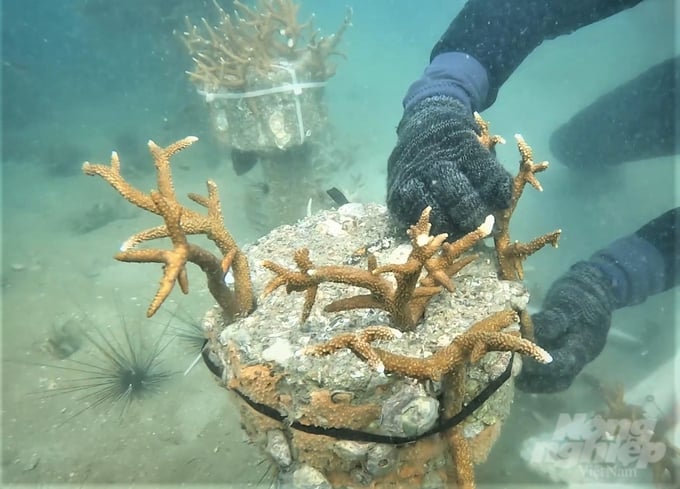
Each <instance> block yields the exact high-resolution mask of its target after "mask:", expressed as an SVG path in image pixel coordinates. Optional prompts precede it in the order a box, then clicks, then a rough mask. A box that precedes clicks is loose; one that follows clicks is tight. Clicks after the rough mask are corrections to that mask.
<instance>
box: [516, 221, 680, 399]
mask: <svg viewBox="0 0 680 489" xmlns="http://www.w3.org/2000/svg"><path fill="white" fill-rule="evenodd" d="M679 261H680V208H675V209H673V210H670V211H668V212H666V213H664V214H662V215H661V216H659V217H657V218H656V219H654V220H652V221H650V222H649V223H647V224H645V225H644V226H642V227H641V228H640V229H638V230H637V231H636V232H634V233H633V234H630V235H628V236H626V237H624V238H621V239H618V240H616V241H614V242H613V243H611V244H610V245H609V246H607V247H606V248H604V249H602V250H599V251H598V252H596V253H595V254H594V255H593V256H592V257H590V259H588V260H586V261H580V262H578V263H576V264H575V265H574V266H572V267H571V268H570V269H569V271H567V272H566V273H565V274H564V275H562V276H561V277H560V278H558V279H557V280H556V281H555V282H554V283H553V284H552V286H551V287H550V290H549V291H548V293H547V295H546V298H545V300H544V301H543V308H542V310H541V311H540V312H537V313H536V314H534V315H533V316H532V320H533V323H534V336H535V340H536V342H537V343H538V344H539V345H541V346H542V347H543V348H545V349H546V350H547V351H548V352H549V353H550V354H551V355H552V357H553V361H552V362H551V363H549V364H547V365H543V364H538V363H536V362H532V361H531V360H526V361H525V362H524V364H523V368H522V373H521V374H520V375H519V377H517V386H518V387H519V388H520V389H522V390H526V391H531V392H554V391H561V390H564V389H566V388H567V387H569V385H571V383H572V381H573V380H574V378H575V377H576V375H577V374H578V373H579V372H580V371H581V369H583V367H584V366H585V365H586V364H587V363H588V362H591V361H592V360H593V359H595V358H596V357H597V356H598V355H599V354H600V352H601V351H602V349H603V348H604V345H605V343H606V340H607V333H608V331H609V326H610V322H611V314H612V312H613V311H615V310H616V309H620V308H622V307H626V306H632V305H635V304H640V303H641V302H644V301H645V300H646V299H647V298H648V297H650V296H652V295H654V294H658V293H659V292H663V291H665V290H668V289H669V288H671V287H674V286H676V285H677V284H678V278H679V276H680V274H679V273H678V272H679V270H680V266H679V263H678V262H679Z"/></svg>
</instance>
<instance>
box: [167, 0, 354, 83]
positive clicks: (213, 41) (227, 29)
mask: <svg viewBox="0 0 680 489" xmlns="http://www.w3.org/2000/svg"><path fill="white" fill-rule="evenodd" d="M214 4H215V8H216V10H217V14H218V18H219V22H218V23H217V25H211V24H210V23H209V22H208V21H207V20H206V19H201V26H200V28H199V26H196V25H192V23H191V21H190V20H189V19H188V18H187V19H186V24H187V26H186V30H185V31H184V32H183V33H181V36H180V37H181V38H182V41H183V42H184V45H185V46H186V48H187V50H188V52H189V54H190V55H191V58H192V59H193V61H194V64H195V70H194V71H193V72H189V73H188V74H189V77H190V79H191V81H192V82H194V83H196V84H198V85H199V88H202V89H206V90H220V89H226V90H234V91H236V90H245V89H246V88H247V85H248V84H249V81H251V80H250V79H251V78H253V77H255V78H257V77H260V78H266V76H267V75H268V74H269V73H271V71H272V69H273V68H272V67H273V66H274V65H277V64H281V63H289V64H291V65H293V66H295V68H296V70H297V71H298V72H300V73H309V74H311V76H312V77H313V78H314V79H316V80H319V81H322V80H325V79H327V78H329V77H331V76H332V75H333V73H334V70H333V68H332V67H330V66H329V65H328V62H327V59H328V57H329V56H331V55H333V54H336V53H335V47H336V46H337V44H338V43H339V42H340V40H341V38H342V35H343V34H344V32H345V30H346V29H347V27H348V26H350V25H351V21H350V19H351V9H348V13H347V15H346V16H345V20H344V21H343V24H342V25H341V26H340V28H339V29H338V31H337V32H336V33H335V34H333V35H331V36H328V37H327V38H322V39H320V40H317V38H316V37H317V32H316V30H315V29H314V26H313V23H312V19H311V18H310V19H309V20H308V21H306V22H300V21H298V13H299V5H298V4H296V3H294V2H293V1H292V0H260V1H259V2H258V3H257V6H256V7H251V6H248V5H245V4H244V3H242V2H240V1H238V0H237V1H235V2H233V7H234V13H233V14H229V13H227V12H226V11H225V10H224V9H223V8H222V7H220V6H219V5H218V4H217V2H214Z"/></svg>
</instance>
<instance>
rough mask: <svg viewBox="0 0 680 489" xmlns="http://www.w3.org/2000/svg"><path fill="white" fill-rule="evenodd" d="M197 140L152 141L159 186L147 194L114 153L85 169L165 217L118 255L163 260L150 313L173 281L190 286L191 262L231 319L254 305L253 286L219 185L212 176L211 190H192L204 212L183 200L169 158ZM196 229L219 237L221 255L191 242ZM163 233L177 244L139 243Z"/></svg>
mask: <svg viewBox="0 0 680 489" xmlns="http://www.w3.org/2000/svg"><path fill="white" fill-rule="evenodd" d="M197 140H198V138H195V137H187V138H184V139H181V140H179V141H177V142H175V143H173V144H170V145H169V146H167V147H165V148H162V147H160V146H158V145H156V144H155V143H154V142H153V141H149V144H148V146H149V151H150V153H151V155H152V157H153V160H154V165H155V167H156V183H157V190H154V191H151V192H150V193H149V194H145V193H144V192H141V191H140V190H138V189H136V188H134V187H133V186H131V185H130V184H129V183H128V182H127V181H126V180H125V179H124V178H123V177H122V175H121V173H120V161H119V159H118V156H117V154H116V153H114V154H113V156H112V159H111V165H110V166H105V165H93V164H91V163H85V164H84V165H83V171H84V172H85V174H87V175H97V176H100V177H102V178H103V179H104V180H106V181H107V182H108V183H109V184H110V185H111V186H112V187H113V188H115V189H116V190H117V191H118V192H119V193H120V194H121V195H122V196H123V197H124V198H125V199H126V200H127V201H129V202H130V203H132V204H134V205H136V206H138V207H140V208H142V209H145V210H147V211H149V212H152V213H154V214H157V215H159V216H161V217H162V218H163V220H164V222H165V225H163V226H156V227H154V228H151V229H147V230H145V231H141V232H139V233H136V234H135V235H133V236H131V237H130V238H128V239H127V240H126V241H125V242H124V243H123V246H122V247H121V251H120V253H118V254H117V255H115V258H116V259H118V260H120V261H126V262H137V263H146V262H155V263H163V265H164V266H163V276H162V278H161V281H160V285H159V288H158V291H157V292H156V295H155V296H154V299H153V300H152V302H151V304H150V306H149V308H148V310H147V316H152V315H153V314H155V313H156V311H157V310H158V308H159V307H160V306H161V305H162V303H163V302H164V301H165V299H166V298H167V297H168V295H169V294H170V292H171V291H172V289H173V287H174V284H175V283H179V285H180V288H181V289H182V291H183V292H184V293H187V292H188V289H189V282H188V278H187V273H186V263H187V262H191V263H194V264H196V265H198V266H199V267H200V268H201V269H202V270H203V272H204V273H205V274H206V277H207V280H208V289H209V290H210V293H211V294H212V296H213V297H214V298H215V300H216V301H217V303H218V304H219V305H220V306H221V307H222V309H223V311H224V313H225V316H226V317H227V319H228V320H231V319H233V317H234V316H236V315H243V314H247V313H248V312H250V311H251V310H252V308H253V292H252V285H251V282H250V270H249V266H248V260H247V258H246V256H245V255H244V254H243V252H242V251H241V250H240V249H239V248H238V246H237V245H236V242H235V240H234V239H233V237H232V236H231V234H230V233H229V232H228V231H227V230H226V229H225V227H224V219H223V216H222V209H221V204H220V199H219V195H218V191H217V185H216V184H215V183H214V182H212V181H210V180H209V181H208V182H207V184H206V185H207V189H208V194H207V196H199V195H196V194H190V198H191V200H193V201H194V202H196V203H198V204H199V205H201V206H203V207H205V208H206V209H207V215H203V214H199V213H198V212H196V211H193V210H191V209H188V208H187V207H184V206H182V205H181V204H179V202H178V201H177V196H176V194H175V188H174V185H173V181H172V170H171V168H170V158H171V157H172V156H173V155H175V154H176V153H177V152H179V151H181V150H183V149H185V148H187V147H189V146H190V145H191V144H193V143H194V142H195V141H197ZM192 234H203V235H205V236H206V237H207V238H208V239H209V240H211V241H212V242H213V243H215V245H216V246H217V248H218V249H219V250H220V252H221V254H222V257H223V258H222V259H220V258H218V257H217V256H215V255H214V254H212V253H211V252H209V251H207V250H205V249H203V248H201V247H199V246H196V245H192V244H190V243H188V241H187V239H186V236H187V235H192ZM160 238H170V241H171V243H172V246H173V248H172V249H171V250H160V249H150V248H147V249H136V247H137V246H138V245H139V244H141V243H143V242H146V241H149V240H155V239H160ZM227 268H231V269H232V270H233V273H234V291H232V290H231V289H229V288H228V287H227V285H226V284H225V283H224V274H225V273H226V271H227Z"/></svg>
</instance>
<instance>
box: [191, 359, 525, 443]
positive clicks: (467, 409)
mask: <svg viewBox="0 0 680 489" xmlns="http://www.w3.org/2000/svg"><path fill="white" fill-rule="evenodd" d="M513 357H514V355H512V356H511V357H510V361H509V362H508V366H507V367H505V370H504V371H503V373H502V374H500V375H499V376H498V377H496V378H495V379H493V380H492V381H491V382H489V383H488V384H487V386H486V387H484V389H482V391H481V392H480V393H479V394H477V395H476V396H475V397H474V398H473V399H472V400H471V401H470V402H469V403H467V404H466V405H465V406H463V408H462V409H461V410H460V411H459V412H458V413H456V414H454V415H453V416H451V417H450V418H448V419H446V420H445V421H442V422H441V423H438V424H436V425H435V426H433V427H432V428H430V429H429V430H427V431H425V432H423V433H421V434H419V435H413V436H393V435H380V434H377V433H367V432H365V431H358V430H353V429H350V428H333V427H322V426H316V425H311V424H304V423H300V422H299V421H293V422H292V423H288V422H287V416H285V415H283V414H281V413H280V412H279V411H277V410H276V409H274V408H273V407H271V406H268V405H266V404H262V403H259V402H255V401H253V400H252V399H250V398H249V397H248V396H246V395H245V394H244V393H243V392H241V391H239V390H238V389H229V390H231V391H232V392H234V393H236V394H237V395H238V396H239V397H240V398H241V399H243V400H244V401H245V402H246V404H248V405H249V406H250V407H251V408H253V409H254V410H255V411H257V412H258V413H260V414H262V415H264V416H267V417H268V418H271V419H273V420H275V421H279V422H281V423H283V424H286V425H287V426H290V427H291V428H293V429H295V430H298V431H303V432H305V433H310V434H312V435H324V436H330V437H331V438H336V439H338V440H351V441H362V442H374V443H385V444H388V445H404V444H406V443H413V442H414V441H418V440H422V439H423V438H427V437H428V436H432V435H436V434H437V433H441V432H443V431H446V430H448V429H450V428H453V427H454V426H456V425H458V424H460V423H461V422H462V421H463V420H465V418H467V417H468V416H470V415H471V414H472V413H474V412H475V411H476V410H477V409H478V408H479V407H480V406H481V405H482V404H484V403H485V402H486V401H487V400H488V399H489V397H491V396H492V395H493V394H494V392H496V391H497V390H498V389H499V388H500V387H501V386H502V385H503V384H504V383H505V382H506V381H507V380H508V379H509V378H510V376H511V374H512V360H513ZM203 358H204V359H205V360H206V363H208V368H209V369H210V371H211V372H213V373H215V372H216V371H219V370H220V369H218V368H216V366H215V365H214V364H212V362H210V360H208V359H206V356H205V355H204V357H203ZM210 364H212V368H211V366H210ZM220 377H221V375H220Z"/></svg>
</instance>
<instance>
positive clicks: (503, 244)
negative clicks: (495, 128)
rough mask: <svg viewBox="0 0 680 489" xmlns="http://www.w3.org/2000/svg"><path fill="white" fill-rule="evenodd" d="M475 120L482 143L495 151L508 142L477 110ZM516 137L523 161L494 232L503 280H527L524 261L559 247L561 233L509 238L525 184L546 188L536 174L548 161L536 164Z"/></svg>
mask: <svg viewBox="0 0 680 489" xmlns="http://www.w3.org/2000/svg"><path fill="white" fill-rule="evenodd" d="M475 120H476V121H477V125H478V126H479V130H480V134H479V135H478V138H479V141H480V143H481V144H482V145H484V146H486V147H487V148H489V149H490V150H493V148H494V146H495V145H496V144H497V143H504V142H505V141H504V140H503V138H501V137H500V136H491V135H490V133H489V124H488V122H486V121H485V120H484V119H482V117H481V116H480V115H479V114H477V113H475ZM515 139H517V148H518V149H519V153H520V156H521V160H520V163H519V172H518V173H517V176H515V178H514V179H513V183H512V197H511V201H510V206H509V207H508V208H507V209H502V210H500V211H498V212H496V213H495V217H496V230H495V232H494V245H495V247H496V256H497V259H498V266H499V276H500V278H501V279H503V280H522V279H524V268H523V266H522V262H523V261H524V260H526V259H527V257H528V256H530V255H533V254H534V253H535V252H537V251H538V250H540V249H541V248H543V247H544V246H545V245H547V244H550V245H552V246H553V247H554V248H557V244H558V241H559V238H560V234H561V233H562V230H560V229H557V230H556V231H553V232H551V233H547V234H544V235H542V236H539V237H538V238H535V239H533V240H532V241H530V242H529V243H520V242H519V241H515V242H511V241H510V219H511V218H512V214H513V213H514V212H515V208H516V207H517V203H518V202H519V199H520V197H521V196H522V192H523V191H524V186H525V185H526V184H527V183H528V184H530V185H531V186H532V187H534V188H535V189H536V190H538V191H539V192H542V191H543V188H542V187H541V184H540V182H539V181H538V179H537V178H536V173H540V172H542V171H544V170H545V169H547V168H548V162H547V161H543V162H541V163H534V160H533V151H532V150H531V147H530V146H529V145H528V144H527V143H526V141H524V138H522V136H521V135H519V134H516V135H515Z"/></svg>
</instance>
